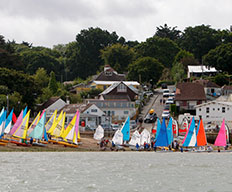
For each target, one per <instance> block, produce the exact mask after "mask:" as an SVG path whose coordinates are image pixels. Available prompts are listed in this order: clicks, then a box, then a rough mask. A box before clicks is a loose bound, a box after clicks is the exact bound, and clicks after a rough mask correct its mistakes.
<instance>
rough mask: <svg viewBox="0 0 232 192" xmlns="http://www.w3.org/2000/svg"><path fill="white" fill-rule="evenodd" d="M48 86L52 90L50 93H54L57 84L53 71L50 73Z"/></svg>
mask: <svg viewBox="0 0 232 192" xmlns="http://www.w3.org/2000/svg"><path fill="white" fill-rule="evenodd" d="M48 88H49V90H50V91H51V92H52V94H56V92H57V90H58V85H57V82H56V77H55V73H54V72H53V71H52V72H51V73H50V79H49V84H48Z"/></svg>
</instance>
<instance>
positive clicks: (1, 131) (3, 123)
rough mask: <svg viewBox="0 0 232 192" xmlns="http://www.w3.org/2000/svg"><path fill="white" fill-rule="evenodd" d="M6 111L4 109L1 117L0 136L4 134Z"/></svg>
mask: <svg viewBox="0 0 232 192" xmlns="http://www.w3.org/2000/svg"><path fill="white" fill-rule="evenodd" d="M6 113H7V111H6V110H4V112H3V114H2V115H1V117H0V138H1V137H2V136H3V135H4V128H5V122H6Z"/></svg>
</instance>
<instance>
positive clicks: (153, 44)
mask: <svg viewBox="0 0 232 192" xmlns="http://www.w3.org/2000/svg"><path fill="white" fill-rule="evenodd" d="M135 50H136V52H137V53H138V55H139V56H140V57H153V58H155V59H157V60H158V61H159V62H161V63H162V64H163V65H164V66H165V67H167V68H171V67H172V63H173V61H174V57H175V56H176V54H177V53H178V52H179V50H180V49H179V47H178V46H177V44H176V43H175V42H174V41H172V40H170V39H167V38H160V37H156V36H154V37H152V38H149V39H147V40H146V42H142V43H140V44H139V45H138V46H136V47H135Z"/></svg>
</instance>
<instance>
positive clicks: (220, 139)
mask: <svg viewBox="0 0 232 192" xmlns="http://www.w3.org/2000/svg"><path fill="white" fill-rule="evenodd" d="M214 145H215V146H218V147H225V146H226V129H225V119H223V121H222V125H221V128H220V130H219V132H218V136H217V138H216V140H215V143H214Z"/></svg>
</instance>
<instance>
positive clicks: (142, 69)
mask: <svg viewBox="0 0 232 192" xmlns="http://www.w3.org/2000/svg"><path fill="white" fill-rule="evenodd" d="M163 69H164V67H163V65H162V64H161V63H160V62H159V61H158V60H157V59H154V58H152V57H142V58H138V59H137V60H136V61H134V62H133V63H132V64H130V65H129V73H128V79H129V80H137V81H139V80H140V78H141V81H142V82H150V80H152V82H153V84H155V83H157V82H158V80H159V78H160V77H161V75H162V71H163Z"/></svg>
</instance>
